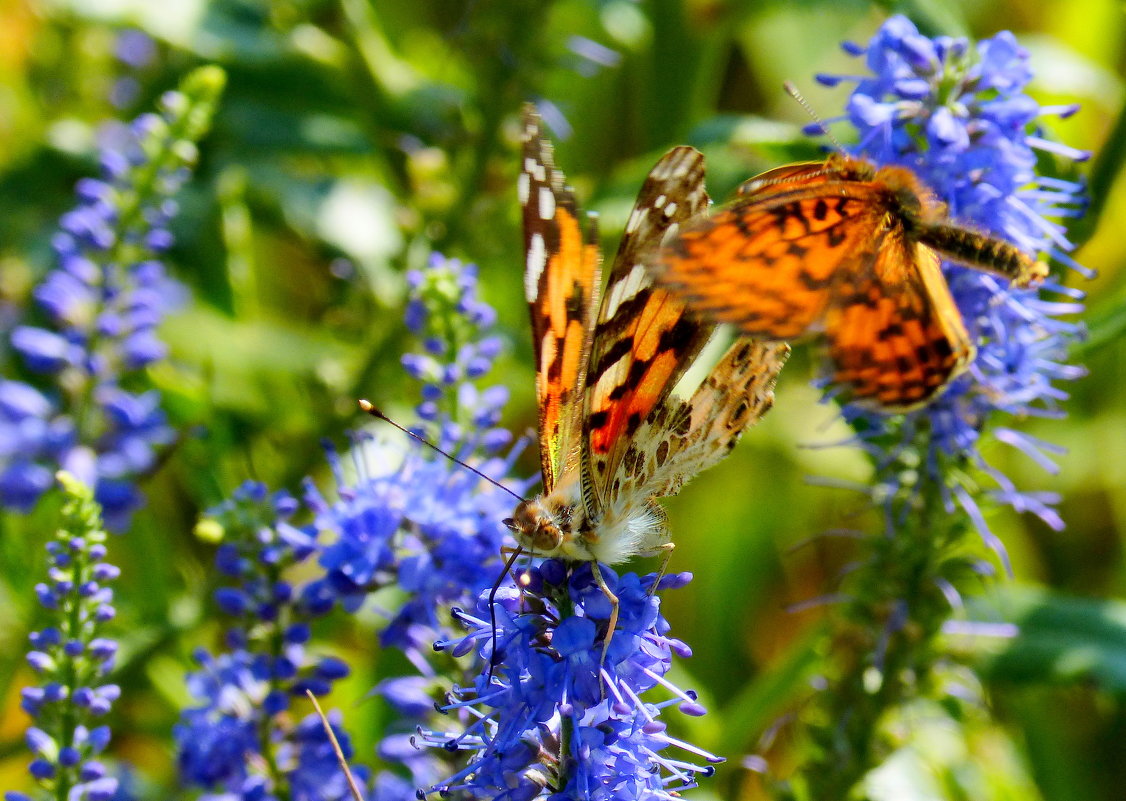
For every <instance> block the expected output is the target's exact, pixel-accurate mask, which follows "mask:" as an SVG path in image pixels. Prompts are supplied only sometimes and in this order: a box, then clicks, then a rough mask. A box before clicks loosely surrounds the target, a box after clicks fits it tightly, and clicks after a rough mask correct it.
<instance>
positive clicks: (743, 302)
mask: <svg viewBox="0 0 1126 801" xmlns="http://www.w3.org/2000/svg"><path fill="white" fill-rule="evenodd" d="M887 217H888V209H887V207H886V202H885V201H884V199H883V195H882V193H880V192H879V191H877V189H876V188H875V187H874V185H873V184H870V183H863V182H858V181H837V180H832V179H826V177H825V175H824V174H819V175H816V176H813V177H809V178H803V179H802V180H800V181H792V180H783V181H781V182H779V183H776V184H768V185H766V186H765V187H764V188H761V189H758V190H756V191H753V192H751V193H749V194H747V195H746V196H744V198H743V199H741V200H739V201H737V202H736V203H735V205H733V206H731V207H730V208H728V209H726V210H723V211H721V212H719V213H717V214H714V215H712V216H711V217H709V218H708V219H706V220H702V221H700V222H697V223H694V224H692V225H690V226H687V227H686V228H685V230H683V231H682V232H681V233H680V235H679V236H678V237H676V238H675V239H674V240H673V241H672V242H670V243H669V245H668V246H667V247H665V248H664V249H663V250H662V253H661V257H660V258H659V259H657V260H656V262H655V264H654V267H655V272H656V273H657V278H658V280H659V282H660V283H661V284H662V285H664V286H667V287H669V288H671V289H673V290H675V291H676V292H678V293H679V294H680V295H681V297H683V298H685V299H686V300H687V301H688V303H689V305H690V306H691V307H692V308H693V309H694V310H696V311H697V312H699V313H702V314H705V315H707V316H709V317H711V318H712V319H714V320H717V321H719V322H727V323H734V324H735V325H737V326H738V327H739V328H740V329H741V330H742V331H743V332H745V333H747V334H750V335H752V336H758V337H763V338H766V339H785V340H790V339H796V338H799V337H802V336H804V335H806V334H808V333H811V332H814V331H819V330H821V327H822V324H823V321H824V316H825V312H826V311H827V309H828V308H829V305H830V303H831V302H832V297H833V292H834V285H835V283H836V281H837V280H838V278H839V276H840V275H841V273H842V271H846V270H847V269H849V267H850V266H851V265H854V264H856V263H857V262H863V261H865V260H867V261H869V262H870V261H871V259H872V258H873V256H874V250H875V248H876V247H877V241H876V240H877V239H878V236H879V232H880V231H881V229H882V226H883V225H884V224H885V222H886V219H887Z"/></svg>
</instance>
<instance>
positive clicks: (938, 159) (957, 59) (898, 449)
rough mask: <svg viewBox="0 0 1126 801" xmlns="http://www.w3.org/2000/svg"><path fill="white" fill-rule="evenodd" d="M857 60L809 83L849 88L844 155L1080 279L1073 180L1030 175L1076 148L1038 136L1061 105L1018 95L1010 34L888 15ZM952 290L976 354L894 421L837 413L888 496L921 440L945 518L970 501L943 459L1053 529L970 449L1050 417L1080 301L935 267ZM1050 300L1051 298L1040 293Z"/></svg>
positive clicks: (1059, 395)
mask: <svg viewBox="0 0 1126 801" xmlns="http://www.w3.org/2000/svg"><path fill="white" fill-rule="evenodd" d="M845 49H846V51H847V52H849V53H850V54H852V55H860V54H863V55H864V56H865V58H866V62H867V65H868V68H869V69H870V70H871V73H872V74H871V75H870V76H861V77H856V78H841V77H836V76H819V79H820V80H821V81H822V82H824V83H827V84H829V85H835V84H837V83H839V82H841V81H845V80H853V81H855V82H856V86H855V88H854V89H853V92H852V95H851V96H850V98H849V101H848V106H847V116H846V119H847V120H848V121H849V122H850V123H851V124H852V126H853V127H854V128H855V129H856V131H857V133H858V135H859V144H857V145H856V147H855V148H853V150H854V152H856V153H859V154H862V155H865V156H867V157H868V158H870V159H872V160H874V161H876V162H877V163H880V164H900V165H905V166H907V167H910V168H911V169H912V170H914V171H915V172H916V173H918V174H919V175H920V176H921V177H922V178H923V179H924V181H925V182H926V183H927V184H928V185H929V186H930V187H931V188H932V189H933V190H934V191H935V192H936V193H937V194H938V196H939V197H940V198H941V199H942V200H943V201H945V202H946V203H947V205H948V206H949V210H950V214H951V216H952V217H954V218H955V219H958V220H961V221H964V222H966V223H968V224H970V225H972V226H973V227H975V228H978V229H981V230H985V231H988V232H990V233H992V234H994V235H997V236H1000V237H1002V238H1004V239H1007V240H1009V241H1011V242H1013V243H1014V244H1016V245H1017V246H1019V247H1020V248H1021V249H1023V250H1025V251H1026V252H1029V253H1039V252H1047V253H1048V254H1050V255H1051V256H1052V257H1053V258H1054V259H1055V260H1056V261H1058V262H1059V263H1061V264H1063V265H1065V266H1067V267H1069V268H1072V269H1074V270H1077V271H1079V272H1080V273H1082V274H1084V275H1086V274H1088V273H1087V271H1085V270H1084V269H1083V268H1081V267H1080V266H1079V265H1077V264H1076V263H1075V262H1074V260H1072V259H1071V258H1070V256H1068V251H1070V250H1071V249H1072V245H1071V243H1070V242H1069V241H1068V240H1067V238H1066V235H1065V231H1064V229H1063V227H1062V225H1061V224H1060V223H1059V222H1055V221H1052V220H1053V219H1058V218H1067V217H1073V216H1076V215H1077V214H1080V213H1081V212H1082V209H1083V204H1084V198H1083V186H1082V184H1081V183H1077V182H1073V181H1069V180H1064V179H1059V178H1052V177H1044V176H1038V175H1037V174H1036V167H1037V164H1038V159H1040V158H1047V157H1051V156H1059V157H1062V158H1064V159H1071V160H1082V159H1085V158H1086V155H1087V154H1085V153H1082V152H1079V151H1076V150H1073V149H1071V148H1067V147H1065V146H1062V145H1058V144H1053V143H1051V142H1049V141H1048V140H1047V139H1045V138H1044V137H1043V136H1042V135H1041V131H1040V120H1041V119H1043V118H1045V117H1049V116H1053V115H1055V116H1060V115H1066V114H1070V113H1071V112H1073V111H1074V110H1075V109H1074V108H1072V107H1068V108H1064V109H1060V108H1041V107H1040V106H1039V105H1038V104H1037V103H1036V102H1035V101H1034V100H1033V99H1032V98H1031V97H1029V96H1028V95H1027V94H1025V93H1024V90H1025V87H1026V86H1027V84H1028V82H1029V80H1030V78H1031V75H1032V73H1031V68H1030V65H1029V61H1028V54H1027V53H1026V52H1025V51H1024V50H1023V49H1022V48H1021V47H1020V46H1019V45H1018V44H1017V43H1016V40H1015V39H1014V37H1013V36H1012V34H1010V33H1008V32H1007V31H1006V32H1002V33H999V34H997V35H996V36H994V37H992V38H991V39H986V40H984V41H982V42H980V43H978V44H976V45H972V44H971V43H970V42H968V41H966V40H965V39H955V38H950V37H937V38H935V39H928V38H927V37H924V36H922V35H921V34H920V33H919V32H918V30H917V29H916V28H915V26H914V24H913V23H911V21H910V20H908V19H906V18H905V17H902V16H895V17H892V18H890V19H889V20H887V22H885V23H884V25H883V26H882V27H881V28H880V30H879V31H878V32H877V33H876V34H875V36H874V37H873V38H872V41H871V42H870V43H869V44H868V46H867V47H866V48H862V47H858V46H856V45H851V44H850V45H846V48H845ZM943 269H944V272H945V274H946V278H947V281H948V283H949V285H950V289H951V292H952V294H953V296H954V299H955V302H956V303H957V306H958V309H959V311H960V312H961V314H962V318H963V319H964V321H965V323H966V327H967V329H968V331H969V333H970V336H971V338H972V339H973V341H974V342H976V343H977V346H978V352H977V358H976V359H975V361H974V362H973V364H972V365H971V367H970V369H969V371H968V372H967V374H966V375H964V376H962V377H961V378H959V379H957V380H956V381H954V382H953V384H952V385H951V386H950V387H949V388H948V389H947V390H946V392H945V393H944V394H943V395H942V396H941V397H939V398H938V399H937V400H935V401H934V402H933V403H931V404H930V405H928V406H927V407H926V408H924V409H921V410H918V411H915V412H913V413H911V414H909V415H908V416H907V418H906V419H905V420H899V419H896V418H893V417H887V416H883V415H878V414H873V413H871V412H869V411H866V410H864V409H861V408H858V407H855V406H845V407H844V410H843V414H844V416H845V418H846V419H847V420H849V421H850V422H852V423H853V424H854V426H855V427H856V428H857V429H858V430H860V431H862V433H861V434H860V436H861V438H862V439H863V440H864V441H867V442H869V443H871V444H872V445H871V446H870V449H871V450H872V451H873V452H874V453H875V454H876V455H877V456H878V458H879V460H880V461H879V464H880V467H881V477H882V479H883V480H885V482H886V483H887V485H888V487H889V489H891V490H892V492H890V493H888V497H889V498H895V497H897V492H896V491H897V490H901V489H908V490H909V489H910V488H909V487H907V486H906V485H905V484H904V481H905V480H909V479H905V477H906V476H911V475H914V470H913V468H914V467H915V465H906V466H905V464H904V463H901V457H903V456H904V455H905V454H906V453H909V452H912V451H914V450H915V449H916V448H917V447H918V439H919V437H920V436H925V439H926V444H925V445H924V446H923V456H922V462H921V464H920V465H918V466H919V467H921V468H922V472H923V475H924V476H925V478H926V480H928V481H932V482H934V483H935V484H937V485H940V486H942V487H943V488H944V489H943V492H944V493H945V494H944V499H945V504H946V507H947V509H948V510H952V509H953V508H954V506H955V505H960V506H962V507H964V508H965V510H966V511H967V512H968V513H969V514H970V515H971V516H972V517H974V518H975V519H976V518H980V515H979V514H977V511H976V507H975V506H974V504H976V501H975V500H974V499H973V497H972V495H971V494H970V493H968V492H962V491H955V492H951V491H949V490H947V489H946V485H947V482H949V481H951V480H952V479H951V478H950V475H951V471H950V470H949V469H948V467H949V465H950V464H951V463H961V462H965V461H968V462H970V463H972V464H974V465H976V466H977V467H979V468H980V469H981V470H983V471H984V472H985V473H986V474H987V475H988V476H990V477H992V479H993V480H994V481H995V482H996V484H997V485H998V489H997V490H995V491H994V492H993V493H992V496H993V497H994V498H995V499H996V500H998V501H1000V502H1002V503H1006V504H1009V505H1011V506H1013V507H1015V508H1017V509H1020V510H1028V511H1031V512H1033V513H1035V514H1036V515H1037V516H1039V517H1040V518H1041V519H1042V520H1044V521H1045V522H1046V523H1048V524H1049V525H1051V526H1052V527H1054V528H1060V527H1061V526H1062V521H1061V520H1060V518H1059V516H1058V515H1057V514H1056V512H1055V510H1054V508H1053V503H1052V502H1051V501H1048V500H1046V499H1045V497H1044V496H1043V495H1042V494H1038V493H1025V492H1021V491H1018V490H1017V489H1016V488H1015V487H1014V486H1013V484H1012V482H1011V481H1009V480H1008V478H1007V477H1005V476H1004V475H1003V474H1001V473H1000V471H998V470H997V469H996V468H994V467H992V466H991V465H990V464H989V463H988V462H986V461H985V459H984V457H983V456H982V453H981V450H980V446H981V440H982V435H983V433H985V431H986V430H987V428H986V425H985V423H986V421H992V419H993V416H994V413H995V412H1003V413H1007V414H1009V415H1013V416H1015V417H1018V418H1020V417H1026V416H1027V417H1060V416H1062V415H1063V411H1062V409H1061V403H1062V401H1064V400H1066V398H1067V393H1066V391H1065V390H1064V389H1063V388H1061V387H1060V386H1059V382H1061V381H1067V380H1072V379H1075V378H1078V377H1080V376H1082V375H1083V374H1084V371H1083V370H1082V369H1081V368H1079V367H1076V366H1073V365H1069V364H1067V362H1066V359H1067V351H1068V348H1069V347H1070V345H1071V344H1073V343H1074V342H1075V341H1076V340H1077V339H1078V338H1080V337H1081V336H1082V334H1083V329H1082V327H1081V325H1080V324H1078V323H1076V322H1072V321H1070V320H1066V319H1061V318H1062V317H1064V316H1067V315H1073V314H1075V313H1077V312H1079V311H1081V310H1082V304H1081V302H1080V301H1081V299H1082V297H1083V293H1082V292H1079V291H1077V290H1074V289H1071V288H1070V287H1067V286H1065V285H1064V284H1062V283H1060V282H1059V281H1058V280H1056V279H1054V278H1050V279H1049V280H1047V281H1046V282H1045V283H1044V284H1043V285H1042V287H1040V288H1035V289H1017V288H1013V287H1009V286H1005V285H1004V282H1003V281H1001V280H999V279H998V278H996V277H995V276H993V275H989V274H986V273H983V272H980V271H977V270H972V269H968V268H965V267H962V266H958V265H953V264H944V266H943ZM1046 292H1052V293H1055V294H1056V295H1057V296H1058V299H1053V300H1049V299H1047V298H1045V297H1044V296H1043V295H1044V293H1046ZM992 432H993V435H994V438H996V439H1000V440H1001V441H1003V442H1007V443H1009V444H1012V445H1015V446H1016V447H1018V448H1020V449H1021V450H1023V451H1025V452H1026V453H1028V454H1029V455H1031V456H1032V457H1033V458H1034V459H1035V460H1036V461H1037V462H1038V463H1040V464H1042V465H1044V466H1045V467H1047V468H1048V469H1050V470H1053V471H1054V470H1055V469H1056V468H1055V465H1054V463H1053V462H1052V461H1051V455H1053V454H1054V453H1056V452H1058V451H1057V449H1055V448H1053V447H1052V446H1050V445H1047V444H1045V443H1041V442H1038V441H1036V440H1033V439H1032V438H1030V437H1027V436H1023V435H1015V434H1014V433H1013V432H1010V431H1009V430H1008V429H1005V428H997V427H994V428H992Z"/></svg>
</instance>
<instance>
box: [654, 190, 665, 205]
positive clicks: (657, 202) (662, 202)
mask: <svg viewBox="0 0 1126 801" xmlns="http://www.w3.org/2000/svg"><path fill="white" fill-rule="evenodd" d="M666 200H668V196H666V195H665V194H664V193H663V192H662V193H661V194H659V195H657V199H656V200H654V201H653V208H655V209H659V208H661V206H663V205H665V201H666Z"/></svg>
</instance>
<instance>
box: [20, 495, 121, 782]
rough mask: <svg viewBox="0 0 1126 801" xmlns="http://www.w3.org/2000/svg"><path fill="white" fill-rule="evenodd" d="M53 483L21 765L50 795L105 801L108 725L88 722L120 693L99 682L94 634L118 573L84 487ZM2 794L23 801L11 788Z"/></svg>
mask: <svg viewBox="0 0 1126 801" xmlns="http://www.w3.org/2000/svg"><path fill="white" fill-rule="evenodd" d="M59 481H60V482H61V483H62V485H63V490H64V492H65V497H66V501H65V504H64V507H63V525H62V527H61V528H60V529H59V531H58V533H57V535H56V537H55V539H54V540H53V541H51V542H49V543H48V544H47V553H48V554H49V555H50V561H51V566H50V569H49V570H48V581H47V582H45V583H42V584H38V585H36V587H35V592H36V594H37V595H38V597H39V603H40V604H41V605H42V606H43V607H44V608H45V609H46V610H47V611H48V614H49V616H50V618H51V624H50V625H48V626H46V627H45V628H43V629H40V630H39V631H36V632H32V634H31V646H32V650H31V652H29V653H28V655H27V661H28V664H29V665H30V666H31V669H32V670H33V671H34V672H35V674H36V675H37V676H38V677H39V684H38V685H36V686H34V687H25V688H24V689H23V693H22V704H21V706H22V707H23V709H24V711H25V712H27V713H28V714H29V715H31V716H32V717H33V718H34V719H35V725H33V726H31V727H30V728H29V729H28V730H27V745H28V747H29V748H30V749H31V750H32V751H33V752H34V753H35V759H34V760H33V761H32V762H31V765H30V766H29V770H30V772H31V775H32V776H33V777H34V778H35V780H36V781H37V782H38V783H39V785H40V786H41V787H42V788H43V789H44V790H45V791H46V792H48V793H50V797H52V798H69V799H74V800H75V801H81V800H82V799H88V801H108V799H110V798H112V797H113V796H114V794H115V793H116V792H117V788H118V781H117V779H116V778H114V777H112V776H110V775H108V772H107V770H106V767H105V765H103V764H102V763H101V762H99V761H98V759H97V756H98V755H99V754H100V753H101V752H102V751H103V750H104V749H105V747H106V746H107V745H108V744H109V740H110V730H109V727H108V726H105V725H95V723H96V721H97V720H98V719H99V718H101V717H103V716H104V715H105V714H106V713H107V712H109V710H110V707H111V706H112V705H113V702H114V701H115V700H117V697H118V695H120V692H121V691H120V689H119V688H118V686H117V685H116V684H106V683H104V679H105V676H106V674H108V673H109V671H110V670H112V669H113V662H114V657H115V656H116V654H117V643H116V642H114V641H113V640H111V639H108V638H106V637H102V636H99V635H100V633H101V629H102V627H103V626H104V624H105V623H107V622H108V621H110V620H112V619H113V617H114V614H115V612H114V608H113V590H111V589H110V588H109V586H108V584H109V583H110V582H112V581H113V580H114V579H116V578H117V577H118V574H119V571H118V569H117V568H116V567H114V566H113V565H111V564H109V563H108V562H106V561H105V558H106V546H105V541H106V533H105V531H103V530H102V527H101V519H100V514H99V510H98V506H97V504H96V503H95V502H94V500H93V496H92V493H91V492H90V489H89V488H88V487H86V486H84V485H83V484H82V483H81V482H79V481H77V480H76V479H75V478H74V477H73V476H70V475H68V474H66V473H60V474H59ZM4 797H5V799H6V800H7V801H31V796H28V795H26V794H24V793H19V792H9V793H6V794H5V796H4Z"/></svg>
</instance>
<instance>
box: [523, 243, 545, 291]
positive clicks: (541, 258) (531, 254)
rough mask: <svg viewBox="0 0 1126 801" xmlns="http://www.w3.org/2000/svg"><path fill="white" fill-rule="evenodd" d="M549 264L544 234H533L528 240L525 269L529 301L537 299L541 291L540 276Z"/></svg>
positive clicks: (525, 283)
mask: <svg viewBox="0 0 1126 801" xmlns="http://www.w3.org/2000/svg"><path fill="white" fill-rule="evenodd" d="M546 266H547V248H546V247H545V246H544V242H543V234H532V239H531V241H530V242H528V253H527V264H526V265H525V270H524V299H525V300H527V301H528V302H529V303H531V302H533V301H534V300H535V299H536V296H537V295H538V294H539V291H540V276H541V275H543V268H544V267H546Z"/></svg>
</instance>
